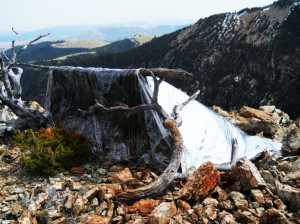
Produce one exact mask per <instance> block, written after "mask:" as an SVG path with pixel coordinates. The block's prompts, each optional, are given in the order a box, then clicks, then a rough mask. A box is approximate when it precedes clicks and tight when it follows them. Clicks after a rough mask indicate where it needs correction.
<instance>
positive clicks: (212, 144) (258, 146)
mask: <svg viewBox="0 0 300 224" xmlns="http://www.w3.org/2000/svg"><path fill="white" fill-rule="evenodd" d="M147 82H148V84H149V86H150V89H151V90H152V91H153V89H154V83H153V79H152V78H151V77H149V78H147ZM188 98H189V96H187V95H186V94H185V93H183V92H182V91H180V90H178V89H177V88H175V87H173V86H172V85H170V84H168V83H166V82H162V83H161V85H160V88H159V95H158V103H159V104H160V105H161V106H162V107H163V108H164V110H166V112H167V113H168V114H169V115H171V113H172V109H173V107H174V106H175V105H178V104H181V103H182V102H184V101H186V100H187V99H188ZM179 114H180V115H181V117H182V121H183V122H182V125H181V126H180V127H179V130H180V132H181V134H182V137H183V142H184V146H185V148H184V153H183V157H182V160H181V167H182V171H183V172H184V173H189V171H191V172H192V171H193V168H198V167H199V166H200V165H201V164H202V163H204V162H206V161H211V162H212V163H215V164H221V163H227V162H230V159H231V152H232V141H233V139H237V142H238V154H237V158H241V157H244V156H247V157H248V158H252V157H254V156H256V155H257V154H259V153H260V152H262V151H265V150H267V151H269V152H271V153H272V152H275V151H279V150H280V149H281V143H279V142H274V141H273V140H271V139H267V138H260V137H257V136H248V135H246V134H244V133H243V131H241V130H240V129H239V128H237V127H236V126H234V125H233V124H232V123H230V122H229V121H228V120H226V119H225V118H223V117H222V116H221V115H219V114H217V113H216V112H214V111H213V110H211V109H210V108H208V107H206V106H204V105H203V104H201V103H199V102H198V101H196V100H193V101H192V102H190V103H189V104H188V105H186V106H185V107H184V108H183V110H182V111H181V112H180V113H179Z"/></svg>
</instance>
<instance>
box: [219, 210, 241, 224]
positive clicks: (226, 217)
mask: <svg viewBox="0 0 300 224" xmlns="http://www.w3.org/2000/svg"><path fill="white" fill-rule="evenodd" d="M218 218H219V219H221V222H220V223H221V224H237V222H236V221H235V219H234V217H233V215H232V214H230V213H229V212H226V211H222V212H219V213H218Z"/></svg>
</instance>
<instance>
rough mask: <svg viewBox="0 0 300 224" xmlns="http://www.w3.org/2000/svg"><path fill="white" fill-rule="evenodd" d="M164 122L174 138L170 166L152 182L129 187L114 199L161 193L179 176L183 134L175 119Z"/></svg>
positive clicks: (138, 197) (142, 196)
mask: <svg viewBox="0 0 300 224" xmlns="http://www.w3.org/2000/svg"><path fill="white" fill-rule="evenodd" d="M164 124H165V126H166V127H167V128H168V130H169V131H170V132H171V134H172V136H173V140H174V151H173V154H172V157H171V159H170V163H169V165H168V167H167V168H166V169H165V170H164V172H163V173H162V174H161V175H160V176H159V177H158V178H157V179H156V180H155V181H154V182H152V183H151V184H149V185H147V186H144V187H141V188H138V189H129V190H127V191H126V192H125V193H123V194H119V195H116V196H115V197H114V198H113V199H116V200H119V201H134V200H138V199H141V198H145V197H150V196H156V195H159V194H161V193H162V192H163V191H164V190H165V189H166V188H167V187H168V186H169V184H170V183H171V182H172V181H173V180H174V178H175V177H176V176H179V175H178V174H177V170H178V168H179V165H180V161H181V157H182V154H183V141H182V136H181V134H180V131H179V129H178V126H177V124H176V122H175V120H173V119H167V120H165V122H164Z"/></svg>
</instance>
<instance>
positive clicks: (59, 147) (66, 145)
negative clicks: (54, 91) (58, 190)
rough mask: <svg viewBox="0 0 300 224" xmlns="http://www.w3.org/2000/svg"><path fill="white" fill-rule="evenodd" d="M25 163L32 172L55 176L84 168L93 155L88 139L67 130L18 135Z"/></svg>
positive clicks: (44, 130)
mask: <svg viewBox="0 0 300 224" xmlns="http://www.w3.org/2000/svg"><path fill="white" fill-rule="evenodd" d="M15 134H16V135H15V143H16V144H17V145H18V146H19V147H20V148H21V150H22V152H23V155H22V160H23V161H24V162H25V165H26V167H27V168H29V169H30V170H31V171H32V172H34V173H35V174H39V175H44V176H52V175H55V174H58V173H61V172H63V171H65V170H68V169H71V168H72V167H74V166H78V165H80V164H82V163H83V162H84V161H85V160H87V159H88V157H89V156H90V154H91V150H90V146H89V144H88V141H87V139H86V137H85V136H83V135H82V134H79V133H75V132H74V131H72V130H67V129H65V128H63V127H59V128H57V127H52V128H47V129H44V128H43V129H41V130H40V131H39V132H35V131H33V130H31V129H29V130H26V131H24V132H21V131H19V130H17V131H16V132H15Z"/></svg>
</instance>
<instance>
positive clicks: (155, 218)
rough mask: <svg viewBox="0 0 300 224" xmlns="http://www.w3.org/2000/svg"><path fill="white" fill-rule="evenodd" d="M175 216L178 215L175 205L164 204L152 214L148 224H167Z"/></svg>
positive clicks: (172, 203) (171, 203)
mask: <svg viewBox="0 0 300 224" xmlns="http://www.w3.org/2000/svg"><path fill="white" fill-rule="evenodd" d="M174 215H176V206H175V203H174V202H170V203H168V202H163V203H161V204H160V205H159V206H158V207H156V208H155V209H154V210H153V211H152V212H151V214H150V215H149V219H148V223H149V224H167V223H169V221H170V219H171V218H172V217H173V216H174Z"/></svg>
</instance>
